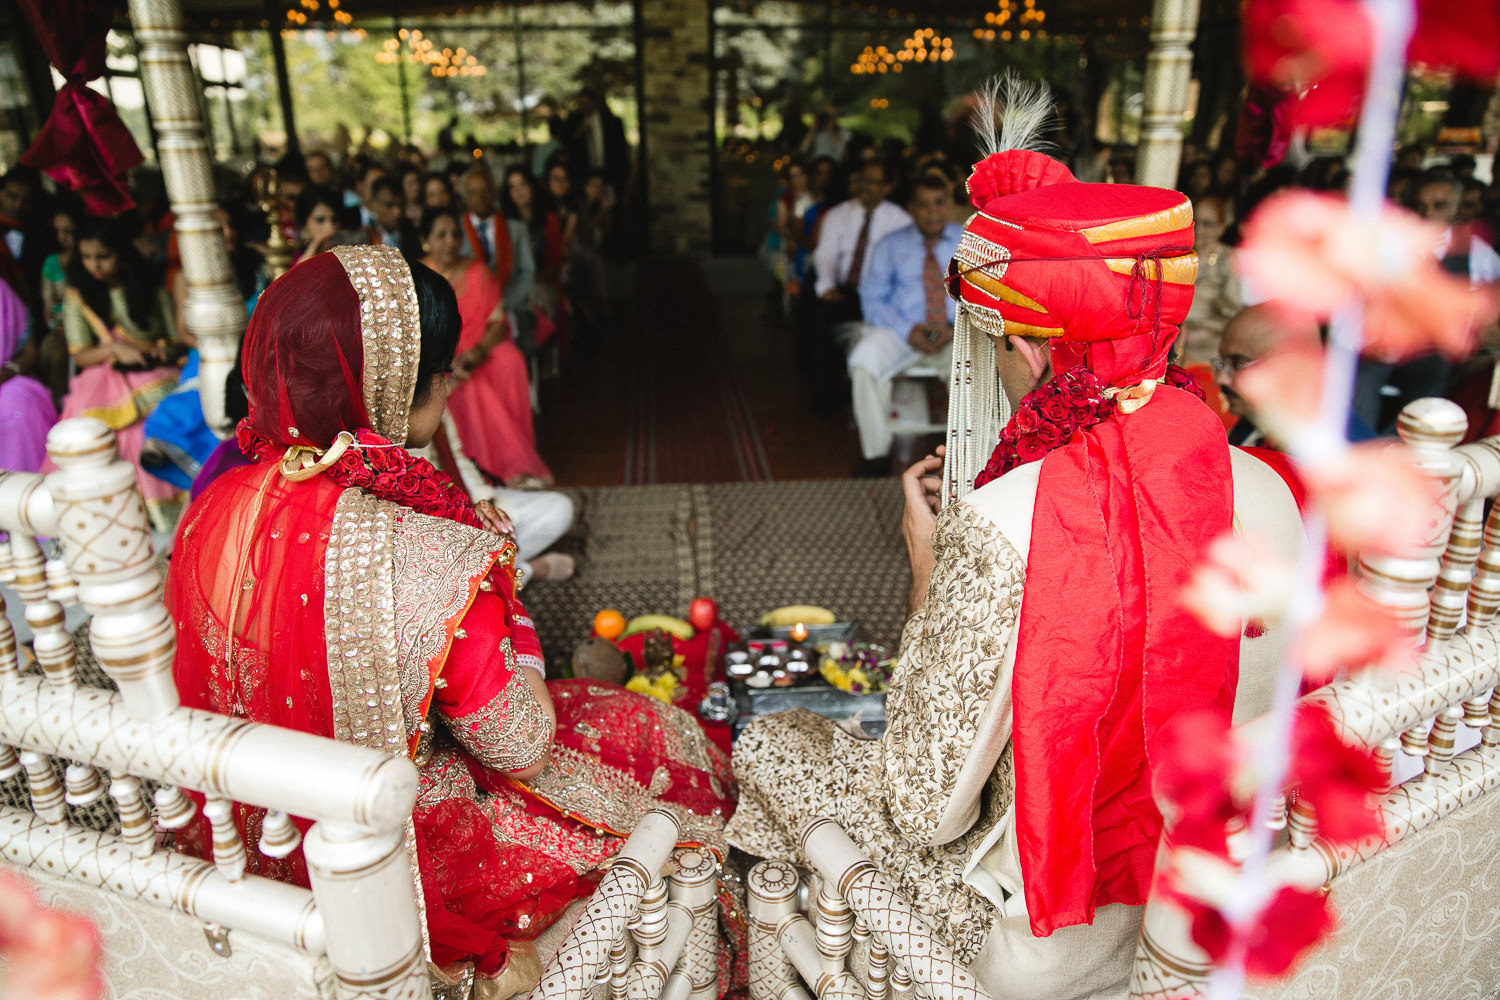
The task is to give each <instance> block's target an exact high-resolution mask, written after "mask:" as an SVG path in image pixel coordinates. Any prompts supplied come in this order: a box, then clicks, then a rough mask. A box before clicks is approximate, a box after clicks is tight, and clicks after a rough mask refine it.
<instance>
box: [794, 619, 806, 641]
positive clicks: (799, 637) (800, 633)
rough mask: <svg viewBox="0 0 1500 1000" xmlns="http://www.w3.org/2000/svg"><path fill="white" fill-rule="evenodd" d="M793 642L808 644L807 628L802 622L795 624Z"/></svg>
mask: <svg viewBox="0 0 1500 1000" xmlns="http://www.w3.org/2000/svg"><path fill="white" fill-rule="evenodd" d="M792 641H793V642H806V641H807V626H806V625H804V624H803V623H802V622H798V623H797V624H795V625H793V626H792Z"/></svg>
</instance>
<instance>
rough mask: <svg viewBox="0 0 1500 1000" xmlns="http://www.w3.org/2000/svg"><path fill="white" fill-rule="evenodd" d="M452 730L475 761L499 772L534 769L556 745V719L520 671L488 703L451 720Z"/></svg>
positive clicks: (450, 726) (449, 723)
mask: <svg viewBox="0 0 1500 1000" xmlns="http://www.w3.org/2000/svg"><path fill="white" fill-rule="evenodd" d="M504 641H509V640H504ZM448 731H449V732H451V733H452V734H453V738H454V739H456V740H458V742H459V743H460V744H461V745H462V746H463V748H464V749H465V750H467V751H468V752H469V753H470V754H471V755H472V756H473V757H474V759H475V760H477V761H478V762H479V763H481V764H483V765H484V766H485V767H488V768H492V769H493V770H496V771H519V770H521V769H523V768H527V767H530V766H531V765H533V764H535V763H536V762H537V761H539V760H541V759H542V757H543V756H544V755H545V754H546V753H547V750H548V749H549V748H550V747H551V746H552V720H551V719H549V718H548V717H547V713H546V712H545V711H543V710H542V706H541V705H540V704H539V703H538V702H537V700H536V695H534V694H532V693H531V685H530V684H528V683H527V682H526V677H525V675H524V674H523V673H522V672H520V671H517V672H516V673H514V674H512V675H511V678H510V680H509V681H507V682H506V684H505V687H503V688H501V689H500V692H499V693H498V694H496V695H495V697H493V698H491V699H490V700H489V702H488V703H486V704H485V705H483V706H481V707H480V708H479V709H477V710H476V711H473V712H470V713H469V714H467V715H460V716H455V717H453V718H451V719H449V720H448Z"/></svg>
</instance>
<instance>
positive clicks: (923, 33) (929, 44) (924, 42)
mask: <svg viewBox="0 0 1500 1000" xmlns="http://www.w3.org/2000/svg"><path fill="white" fill-rule="evenodd" d="M952 59H953V39H951V38H945V37H943V36H942V35H940V34H939V33H938V32H937V31H936V30H934V29H932V28H918V29H917V30H916V31H914V32H912V35H911V37H910V38H907V39H905V40H903V41H902V43H901V48H899V49H896V50H891V49H889V48H887V47H886V46H884V45H876V46H870V45H866V46H865V50H864V51H863V52H861V53H860V54H859V55H858V56H856V57H855V59H854V62H853V64H852V65H850V67H849V72H851V73H853V74H854V75H855V76H867V75H870V74H874V73H899V72H901V71H902V69H903V68H905V66H906V64H907V63H913V62H918V63H927V62H932V63H935V62H949V61H951V60H952Z"/></svg>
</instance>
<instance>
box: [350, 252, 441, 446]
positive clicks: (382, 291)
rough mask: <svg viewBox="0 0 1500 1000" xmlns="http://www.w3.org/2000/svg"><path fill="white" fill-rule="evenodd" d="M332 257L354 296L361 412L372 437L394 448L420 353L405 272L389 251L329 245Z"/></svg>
mask: <svg viewBox="0 0 1500 1000" xmlns="http://www.w3.org/2000/svg"><path fill="white" fill-rule="evenodd" d="M333 255H334V256H335V257H337V258H338V259H339V263H340V264H343V265H344V271H345V273H347V274H348V275H349V283H350V284H351V285H353V286H354V291H355V292H356V293H357V294H358V295H359V324H360V338H361V341H362V344H363V347H364V354H365V356H364V365H363V371H362V372H361V376H360V383H361V385H362V386H363V388H364V402H365V412H366V413H368V414H369V417H370V424H371V425H372V426H373V427H374V429H375V431H376V432H377V433H379V434H381V435H383V436H385V437H386V438H388V439H390V440H391V441H394V442H396V443H397V444H400V443H402V442H403V441H405V440H406V417H407V414H408V413H409V412H410V410H411V401H412V396H413V394H414V392H415V390H416V387H417V358H418V357H419V356H420V355H421V351H422V325H421V315H420V313H419V312H418V311H417V288H416V285H414V284H413V283H412V278H411V268H409V267H407V265H406V261H405V259H404V258H402V256H401V251H399V250H397V249H396V248H395V247H387V246H361V247H335V248H334V249H333Z"/></svg>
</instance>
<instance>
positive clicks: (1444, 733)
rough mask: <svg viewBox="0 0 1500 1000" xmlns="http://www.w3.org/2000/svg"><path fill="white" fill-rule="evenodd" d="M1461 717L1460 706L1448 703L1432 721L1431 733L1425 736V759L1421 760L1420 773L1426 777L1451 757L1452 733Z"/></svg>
mask: <svg viewBox="0 0 1500 1000" xmlns="http://www.w3.org/2000/svg"><path fill="white" fill-rule="evenodd" d="M1463 717H1464V710H1463V708H1462V707H1461V706H1459V705H1449V706H1448V707H1447V708H1445V709H1443V711H1442V712H1441V713H1440V714H1439V715H1438V717H1437V720H1436V721H1435V722H1433V724H1432V733H1431V735H1429V736H1428V737H1427V759H1426V760H1425V761H1423V762H1422V773H1423V774H1424V775H1425V776H1426V777H1428V778H1430V777H1432V776H1433V775H1435V774H1437V773H1438V772H1439V771H1441V770H1442V769H1443V767H1444V765H1446V764H1447V763H1448V762H1449V761H1450V760H1452V759H1453V735H1454V733H1456V732H1457V731H1458V724H1459V722H1461V721H1462V720H1463Z"/></svg>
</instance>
